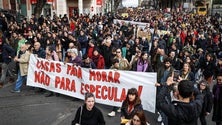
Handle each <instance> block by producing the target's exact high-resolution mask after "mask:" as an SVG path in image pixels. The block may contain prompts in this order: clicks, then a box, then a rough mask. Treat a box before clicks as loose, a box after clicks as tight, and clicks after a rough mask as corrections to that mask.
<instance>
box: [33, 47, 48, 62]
mask: <svg viewBox="0 0 222 125" xmlns="http://www.w3.org/2000/svg"><path fill="white" fill-rule="evenodd" d="M32 53H33V54H36V55H37V56H38V57H39V58H43V59H45V56H46V53H45V50H44V49H42V48H40V49H39V50H38V51H37V50H33V52H32Z"/></svg>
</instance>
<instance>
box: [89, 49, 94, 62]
mask: <svg viewBox="0 0 222 125" xmlns="http://www.w3.org/2000/svg"><path fill="white" fill-rule="evenodd" d="M93 50H94V47H89V49H88V57H89V58H90V59H92V56H93Z"/></svg>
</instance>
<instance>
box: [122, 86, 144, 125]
mask: <svg viewBox="0 0 222 125" xmlns="http://www.w3.org/2000/svg"><path fill="white" fill-rule="evenodd" d="M142 110H143V106H142V104H141V99H140V97H139V95H138V91H137V89H136V88H131V89H129V90H128V92H127V96H126V99H125V100H124V101H123V103H122V106H121V121H122V122H121V124H125V123H124V121H127V120H130V119H131V118H133V115H134V114H135V112H137V111H142ZM126 119H127V120H126Z"/></svg>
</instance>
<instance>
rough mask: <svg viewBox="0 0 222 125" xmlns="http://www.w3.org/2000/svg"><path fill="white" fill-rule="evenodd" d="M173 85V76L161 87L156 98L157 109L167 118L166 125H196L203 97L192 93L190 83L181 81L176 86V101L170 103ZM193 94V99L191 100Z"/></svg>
mask: <svg viewBox="0 0 222 125" xmlns="http://www.w3.org/2000/svg"><path fill="white" fill-rule="evenodd" d="M173 83H175V82H174V81H173V76H172V77H169V78H168V79H167V81H166V85H164V86H162V88H161V90H160V93H159V95H158V96H157V103H156V104H157V107H158V108H159V109H161V111H162V112H164V113H165V114H166V115H167V117H168V125H197V119H198V117H199V116H200V113H201V111H202V103H203V96H202V95H201V94H200V93H199V92H198V91H194V85H193V83H192V82H191V81H188V80H182V81H180V82H179V84H178V95H177V97H178V100H176V101H173V102H170V101H169V100H168V99H166V97H169V95H170V86H171V85H172V84H173ZM194 92H195V95H196V96H195V99H193V100H192V97H193V93H194Z"/></svg>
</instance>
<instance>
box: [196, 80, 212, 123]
mask: <svg viewBox="0 0 222 125" xmlns="http://www.w3.org/2000/svg"><path fill="white" fill-rule="evenodd" d="M197 89H198V90H199V91H200V93H202V95H203V107H202V111H201V114H200V122H201V125H207V122H206V118H205V117H206V116H208V115H209V114H210V112H211V110H212V106H213V95H212V92H211V91H210V87H209V85H208V84H207V81H206V80H201V81H200V82H199V84H198V86H197Z"/></svg>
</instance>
